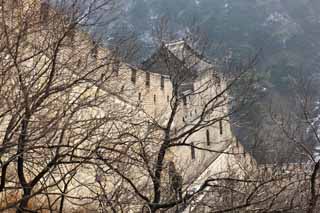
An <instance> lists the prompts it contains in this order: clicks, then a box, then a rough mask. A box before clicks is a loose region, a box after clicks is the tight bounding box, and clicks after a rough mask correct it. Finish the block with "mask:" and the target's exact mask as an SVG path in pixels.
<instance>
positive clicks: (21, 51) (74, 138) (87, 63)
mask: <svg viewBox="0 0 320 213" xmlns="http://www.w3.org/2000/svg"><path fill="white" fill-rule="evenodd" d="M114 6H115V4H114V2H113V1H100V0H99V1H90V3H88V2H87V1H54V2H51V4H49V2H47V1H20V0H18V1H1V27H0V30H1V32H0V35H1V53H0V54H1V63H2V66H1V79H0V80H1V83H0V84H1V86H0V96H1V99H2V103H1V106H0V127H1V133H0V135H1V145H0V156H1V184H0V191H1V205H0V209H1V211H3V210H6V209H16V212H27V211H30V212H36V211H41V210H48V211H57V212H63V211H64V203H65V202H66V199H69V197H74V199H78V200H79V199H80V198H79V197H77V196H76V195H77V193H75V192H74V191H76V190H77V187H76V183H79V184H80V183H81V181H82V178H83V175H81V174H82V173H81V170H82V169H83V167H86V166H85V165H87V166H88V165H91V164H92V162H91V161H92V158H93V157H92V155H93V153H94V151H93V150H94V144H95V143H96V142H97V141H98V140H101V137H104V136H103V135H102V134H101V131H102V129H104V130H105V131H106V132H107V130H108V129H109V128H110V126H111V123H113V122H114V121H115V120H121V119H122V120H124V117H127V116H128V114H126V115H121V114H119V113H118V114H117V116H116V117H115V116H114V111H115V110H114V109H112V107H114V105H112V104H113V103H112V101H110V100H109V98H110V92H106V91H107V90H108V89H107V86H104V87H102V86H101V85H108V84H107V83H106V82H107V81H108V80H109V79H112V78H113V76H114V72H115V71H114V69H111V68H110V67H113V66H114V63H116V62H115V60H114V59H115V58H114V54H113V53H112V51H111V52H106V51H105V50H104V49H102V48H101V47H100V45H99V39H98V38H95V39H92V38H91V36H89V35H88V34H86V33H85V32H84V31H83V30H84V29H88V28H89V27H92V26H95V25H98V24H102V22H101V19H100V18H101V17H100V15H101V14H103V13H101V10H103V12H106V13H109V14H112V15H113V11H114ZM103 20H106V19H103ZM108 100H109V101H108ZM108 103H109V106H108ZM111 103H112V104H111ZM102 109H103V113H101V111H102ZM127 113H128V112H127ZM99 134H100V135H99ZM98 135H99V137H98ZM105 137H106V136H105ZM79 184H78V185H79ZM78 193H79V192H78Z"/></svg>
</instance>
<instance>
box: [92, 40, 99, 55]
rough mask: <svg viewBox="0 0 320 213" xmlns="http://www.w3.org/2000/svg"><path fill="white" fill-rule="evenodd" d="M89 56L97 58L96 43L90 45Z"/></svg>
mask: <svg viewBox="0 0 320 213" xmlns="http://www.w3.org/2000/svg"><path fill="white" fill-rule="evenodd" d="M91 56H92V57H93V58H95V59H97V57H98V44H97V43H96V42H93V44H92V49H91Z"/></svg>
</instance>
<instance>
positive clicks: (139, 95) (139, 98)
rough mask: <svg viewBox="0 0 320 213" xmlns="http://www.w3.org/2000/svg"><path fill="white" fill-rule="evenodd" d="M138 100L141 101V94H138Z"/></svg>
mask: <svg viewBox="0 0 320 213" xmlns="http://www.w3.org/2000/svg"><path fill="white" fill-rule="evenodd" d="M138 100H139V101H141V93H140V92H139V94H138Z"/></svg>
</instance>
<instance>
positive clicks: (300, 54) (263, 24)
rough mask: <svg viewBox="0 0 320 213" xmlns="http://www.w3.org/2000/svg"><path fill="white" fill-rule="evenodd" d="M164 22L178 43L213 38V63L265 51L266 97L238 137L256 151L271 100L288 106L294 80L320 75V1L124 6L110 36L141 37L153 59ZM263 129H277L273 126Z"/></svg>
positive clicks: (215, 0)
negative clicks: (198, 35)
mask: <svg viewBox="0 0 320 213" xmlns="http://www.w3.org/2000/svg"><path fill="white" fill-rule="evenodd" d="M161 17H166V18H167V19H168V23H169V26H168V28H169V31H170V32H171V33H172V34H173V37H174V38H182V37H184V36H186V35H187V34H193V33H194V32H198V30H199V29H200V31H201V32H204V33H205V34H207V37H208V39H209V40H210V42H211V43H214V44H217V46H218V47H219V48H215V49H212V50H210V51H208V53H207V54H208V55H209V57H212V58H215V57H218V56H221V55H223V54H225V53H226V52H227V53H228V54H230V56H231V57H232V59H233V60H238V59H241V58H247V57H248V56H250V55H253V54H255V53H257V52H258V51H259V50H262V51H261V52H260V57H259V59H260V60H259V64H258V66H257V70H258V75H259V78H261V79H262V80H261V81H260V88H264V90H265V91H264V93H263V96H262V98H261V99H260V100H259V103H257V105H254V106H251V107H252V108H249V114H248V120H245V121H244V123H245V125H244V126H246V128H240V129H238V130H237V131H236V132H241V134H239V137H240V138H244V137H243V135H245V136H247V135H248V134H249V133H250V134H249V136H248V137H249V138H251V139H248V137H247V138H245V139H243V140H244V141H247V143H248V144H245V145H247V147H250V149H251V147H252V146H253V143H252V141H253V140H254V134H253V133H252V131H251V130H252V128H251V127H255V126H257V122H260V123H261V121H262V120H264V121H266V119H265V118H264V117H263V116H264V115H263V113H262V112H263V111H264V110H265V109H264V108H265V107H266V106H267V105H268V104H269V102H270V100H272V99H273V98H275V99H277V100H281V102H284V104H288V103H289V102H288V100H287V97H290V96H292V88H291V86H290V81H291V80H292V78H297V77H299V76H300V75H301V73H303V75H305V76H308V77H310V76H318V73H320V39H319V38H320V1H318V0H237V1H231V0H161V1H159V0H128V1H125V2H124V4H123V15H122V16H121V17H120V19H119V20H118V21H117V22H116V23H115V24H113V25H112V26H111V27H110V29H109V31H108V33H110V32H112V33H110V34H111V35H112V34H113V33H117V32H133V33H135V34H136V35H137V38H138V41H139V43H140V44H141V45H142V46H143V48H142V51H141V52H142V54H141V55H142V56H144V57H147V56H148V54H150V53H151V52H153V48H152V28H153V27H154V26H155V25H156V23H158V22H159V19H161ZM120 34H121V33H120ZM259 125H260V124H259ZM261 126H262V127H261V128H271V127H270V125H269V124H268V122H265V123H263V124H261ZM248 132H249V133H248ZM272 146H273V145H270V144H269V145H268V147H272ZM270 158H272V157H270Z"/></svg>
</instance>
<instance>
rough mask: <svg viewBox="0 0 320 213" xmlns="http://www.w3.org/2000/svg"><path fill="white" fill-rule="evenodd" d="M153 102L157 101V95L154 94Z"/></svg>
mask: <svg viewBox="0 0 320 213" xmlns="http://www.w3.org/2000/svg"><path fill="white" fill-rule="evenodd" d="M153 102H154V103H156V102H157V96H156V95H153Z"/></svg>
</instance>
